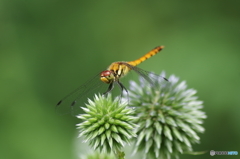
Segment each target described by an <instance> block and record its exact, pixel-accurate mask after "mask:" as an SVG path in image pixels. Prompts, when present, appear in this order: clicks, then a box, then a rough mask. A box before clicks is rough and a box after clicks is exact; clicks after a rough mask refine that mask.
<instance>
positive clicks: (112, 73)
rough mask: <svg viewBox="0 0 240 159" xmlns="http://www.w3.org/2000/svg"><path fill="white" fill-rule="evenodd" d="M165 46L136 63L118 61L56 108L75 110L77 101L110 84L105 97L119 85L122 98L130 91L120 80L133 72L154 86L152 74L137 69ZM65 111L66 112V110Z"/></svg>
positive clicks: (68, 96) (157, 48) (155, 49)
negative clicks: (124, 93) (123, 94)
mask: <svg viewBox="0 0 240 159" xmlns="http://www.w3.org/2000/svg"><path fill="white" fill-rule="evenodd" d="M163 48H164V46H157V47H155V48H154V49H152V50H151V51H149V52H148V53H146V54H145V55H143V56H142V57H140V58H139V59H137V60H134V61H128V62H124V61H118V62H113V63H112V64H111V65H110V66H109V67H108V68H107V69H106V70H105V71H102V72H100V73H98V74H97V75H96V76H94V77H93V78H92V79H90V80H88V81H87V82H85V83H84V84H83V85H81V86H80V87H78V88H77V89H76V90H74V91H73V92H72V93H70V94H68V95H67V96H66V97H64V98H63V99H62V100H60V101H59V102H58V103H57V105H56V108H57V109H58V108H69V107H70V108H71V110H73V108H74V106H75V105H76V103H77V101H79V100H81V99H82V98H83V97H84V96H86V95H87V94H88V93H90V92H92V91H94V90H96V89H98V88H99V87H101V86H102V85H103V84H108V88H107V90H106V91H105V92H104V93H103V95H106V94H108V93H109V92H111V91H112V90H113V88H114V85H115V84H117V85H118V86H119V88H120V89H121V96H122V92H123V91H126V92H128V90H127V89H126V87H125V86H124V85H123V84H122V83H121V82H120V79H121V78H122V77H124V76H126V75H127V74H128V73H129V72H130V71H131V70H132V71H134V72H136V73H137V74H139V75H140V76H141V77H142V78H144V79H145V80H146V81H148V82H149V83H150V84H153V79H152V76H151V75H152V74H153V73H152V72H149V71H145V70H143V69H141V68H139V67H136V66H137V65H139V64H140V63H142V62H144V61H145V60H147V59H149V58H150V57H152V56H154V55H156V54H157V53H159V52H160V51H161V50H162V49H163ZM155 76H157V77H161V78H163V79H164V80H166V81H168V79H167V78H165V77H162V76H159V75H155ZM64 111H65V110H64Z"/></svg>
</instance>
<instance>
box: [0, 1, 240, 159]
mask: <svg viewBox="0 0 240 159" xmlns="http://www.w3.org/2000/svg"><path fill="white" fill-rule="evenodd" d="M239 6H240V1H237V0H229V1H225V0H218V1H209V0H202V1H192V0H182V1H178V0H172V1H167V0H161V1H160V0H152V1H137V0H132V1H126V0H123V1H122V0H121V1H120V0H117V1H98V2H92V1H77V0H36V1H28V0H25V1H19V0H10V1H9V0H1V1H0V22H1V23H0V70H1V76H0V79H1V82H0V84H1V87H0V92H1V100H0V126H1V128H0V158H2V159H14V158H18V159H33V158H34V159H43V158H44V159H53V158H58V159H66V158H68V159H75V158H76V152H81V151H82V150H81V147H80V148H79V147H77V146H76V145H77V144H76V136H77V130H76V127H75V124H77V123H78V122H79V121H78V120H77V119H76V118H74V117H72V116H71V115H64V116H61V115H57V114H56V113H55V104H56V103H57V101H58V100H60V99H61V98H62V97H63V96H65V95H66V94H68V93H69V92H71V91H72V90H74V89H75V88H76V87H78V86H79V85H81V84H82V83H84V82H85V81H86V80H88V79H89V78H91V77H93V76H94V75H95V74H96V73H98V72H100V71H102V70H104V69H105V68H106V67H107V66H108V65H109V64H110V63H111V62H114V61H119V60H123V61H125V60H126V61H130V60H134V59H136V58H138V57H139V56H142V55H143V54H145V53H146V52H148V51H149V50H151V49H152V48H154V47H156V46H158V45H164V46H165V49H164V50H163V51H162V52H161V53H160V54H158V55H156V56H154V57H153V58H151V59H149V60H147V61H146V62H144V63H142V64H141V65H140V66H139V67H140V68H143V69H145V70H149V71H154V72H156V73H160V72H161V71H162V70H164V71H165V72H166V73H167V75H170V74H175V75H176V76H178V77H180V78H181V80H186V81H187V84H188V86H189V88H194V89H196V90H197V91H198V93H197V95H198V96H199V99H200V100H203V101H204V106H205V107H204V111H205V112H206V113H207V116H208V118H207V119H206V120H205V123H204V127H205V128H206V132H205V133H204V134H201V135H200V137H201V143H200V144H199V145H194V150H195V151H203V150H206V151H207V153H206V154H204V155H200V156H190V155H182V156H181V158H184V159H189V158H203V157H204V158H211V156H210V155H209V151H210V150H215V151H238V152H240V142H239V141H240V135H239V134H240V124H239V122H240V114H239V113H240V84H239V83H240V51H239V50H240V8H239ZM167 77H168V76H167ZM130 78H131V77H130ZM125 79H126V81H125V84H126V85H127V81H128V80H129V77H126V78H125ZM78 145H79V144H78ZM80 145H81V144H80ZM82 146H83V147H84V144H82ZM83 149H84V148H83ZM83 153H84V152H83ZM218 157H219V158H227V157H229V156H218ZM131 158H133V157H131Z"/></svg>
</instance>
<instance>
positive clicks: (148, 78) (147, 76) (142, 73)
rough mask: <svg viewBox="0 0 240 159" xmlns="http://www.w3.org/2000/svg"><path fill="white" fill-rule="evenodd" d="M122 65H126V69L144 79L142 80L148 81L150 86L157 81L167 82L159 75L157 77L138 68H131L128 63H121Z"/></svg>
mask: <svg viewBox="0 0 240 159" xmlns="http://www.w3.org/2000/svg"><path fill="white" fill-rule="evenodd" d="M123 64H124V65H126V66H127V67H129V68H130V69H131V70H133V71H134V72H136V73H137V74H139V75H140V76H141V77H142V78H144V80H146V81H148V82H149V83H150V84H151V85H152V86H154V85H155V83H156V81H158V80H165V81H168V79H167V78H165V77H163V76H161V75H157V74H155V73H153V72H149V71H145V70H143V69H141V68H139V67H136V66H132V65H130V64H128V63H123Z"/></svg>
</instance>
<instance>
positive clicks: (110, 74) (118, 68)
mask: <svg viewBox="0 0 240 159" xmlns="http://www.w3.org/2000/svg"><path fill="white" fill-rule="evenodd" d="M128 65H129V64H127V63H126V62H114V63H112V64H111V65H110V66H109V67H108V70H106V71H102V72H101V74H100V79H101V81H103V82H104V83H107V84H109V83H112V82H115V81H118V80H119V79H120V78H121V77H123V76H125V75H126V74H127V73H128V72H129V71H130V68H129V67H128Z"/></svg>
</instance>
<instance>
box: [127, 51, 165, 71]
mask: <svg viewBox="0 0 240 159" xmlns="http://www.w3.org/2000/svg"><path fill="white" fill-rule="evenodd" d="M163 48H164V46H158V47H156V48H154V49H152V50H151V51H150V52H148V53H147V54H145V55H143V56H142V57H140V58H139V59H137V60H134V61H129V62H127V63H128V64H130V65H132V66H137V65H139V64H140V63H142V62H143V61H145V60H147V59H149V58H150V57H152V56H154V55H156V54H157V53H158V52H160V51H161V50H162V49H163Z"/></svg>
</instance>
